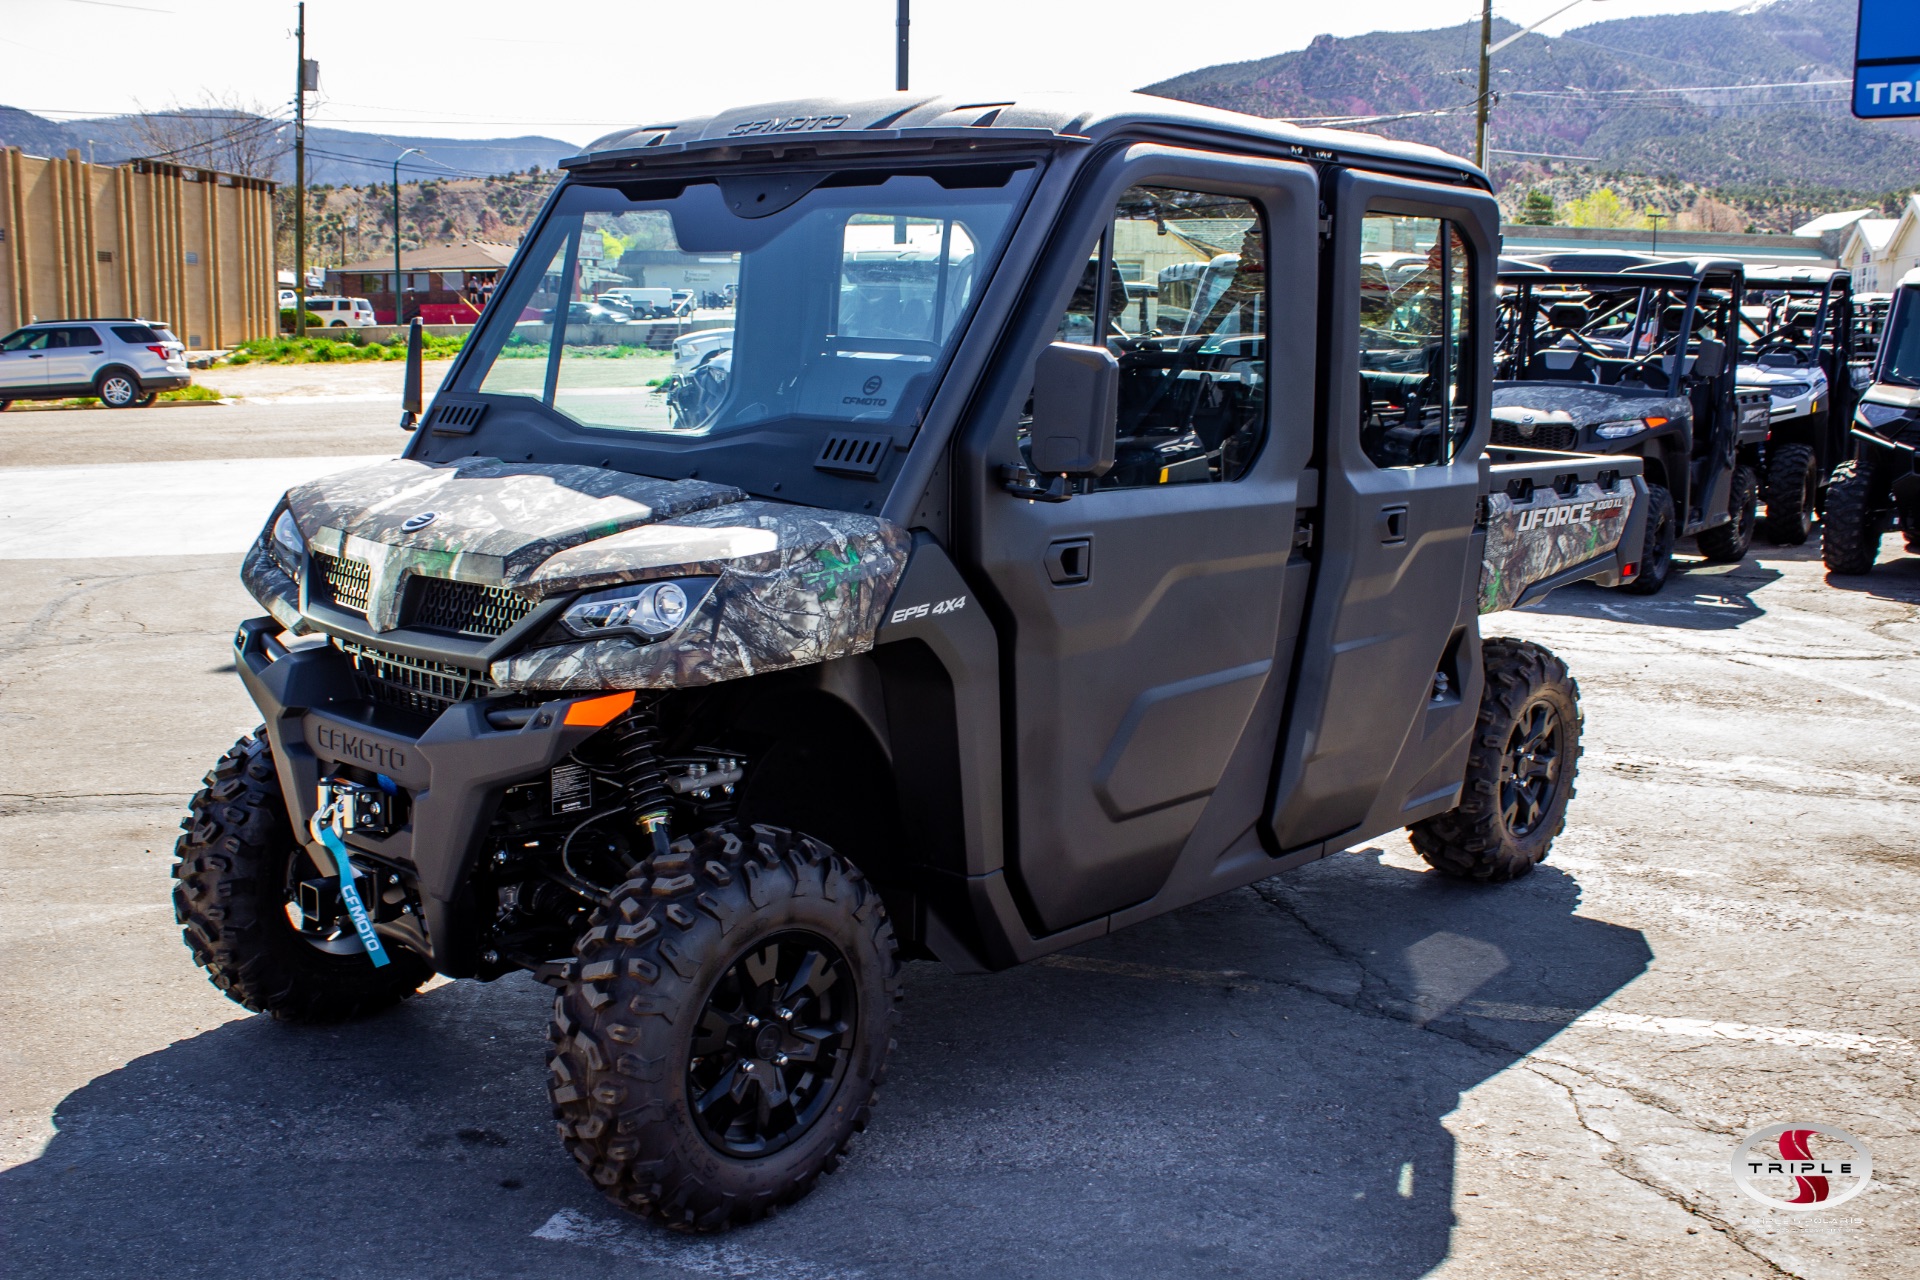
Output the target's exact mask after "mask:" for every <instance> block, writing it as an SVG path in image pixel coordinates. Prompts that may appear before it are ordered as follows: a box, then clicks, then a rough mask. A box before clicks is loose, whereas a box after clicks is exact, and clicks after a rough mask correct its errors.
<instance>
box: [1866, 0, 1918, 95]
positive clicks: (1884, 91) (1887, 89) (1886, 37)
mask: <svg viewBox="0 0 1920 1280" xmlns="http://www.w3.org/2000/svg"><path fill="white" fill-rule="evenodd" d="M1853 114H1854V115H1856V116H1858V117H1860V118H1861V119H1862V120H1892V119H1898V118H1901V117H1904V116H1920V0H1860V27H1859V32H1858V34H1857V35H1856V36H1855V38H1854V46H1853Z"/></svg>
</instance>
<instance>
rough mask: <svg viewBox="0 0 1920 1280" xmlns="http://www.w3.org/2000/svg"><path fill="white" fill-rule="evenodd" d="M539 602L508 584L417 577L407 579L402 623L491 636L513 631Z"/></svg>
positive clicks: (470, 634)
mask: <svg viewBox="0 0 1920 1280" xmlns="http://www.w3.org/2000/svg"><path fill="white" fill-rule="evenodd" d="M536 603H537V602H536V601H533V600H529V599H527V598H526V597H525V596H518V595H515V594H514V593H513V592H511V591H508V590H506V589H505V588H504V587H486V586H481V585H480V584H479V583H477V582H455V581H453V580H452V579H450V578H413V579H410V580H409V581H408V583H407V598H406V603H405V606H404V607H403V608H402V609H401V612H400V616H401V618H402V619H403V621H402V623H401V625H402V626H406V627H417V628H419V629H420V630H422V631H439V632H444V633H445V634H447V635H454V636H468V637H472V638H474V639H480V640H490V639H492V638H493V637H495V636H501V635H505V634H506V633H507V632H508V631H510V630H511V629H512V628H513V626H514V624H515V623H517V622H519V621H520V620H521V619H522V618H525V617H526V616H527V615H528V614H529V613H532V612H533V610H534V606H535V604H536Z"/></svg>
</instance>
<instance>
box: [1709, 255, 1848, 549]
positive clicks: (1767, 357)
mask: <svg viewBox="0 0 1920 1280" xmlns="http://www.w3.org/2000/svg"><path fill="white" fill-rule="evenodd" d="M1740 330H1741V332H1740V338H1741V343H1740V347H1741V355H1740V364H1739V367H1738V369H1737V370H1736V372H1735V380H1736V382H1737V383H1738V385H1739V387H1740V389H1741V390H1742V391H1764V392H1766V393H1767V395H1768V397H1769V398H1770V400H1771V405H1770V408H1769V413H1768V422H1767V438H1766V441H1765V443H1764V446H1763V447H1762V449H1761V451H1760V457H1759V464H1760V465H1759V472H1760V475H1761V477H1762V481H1763V483H1762V486H1761V498H1762V500H1763V501H1764V502H1765V503H1766V506H1767V514H1766V519H1765V520H1764V521H1763V522H1762V524H1761V528H1762V530H1763V531H1764V532H1765V533H1766V535H1767V536H1768V537H1769V538H1771V539H1772V540H1773V541H1775V542H1779V543H1784V544H1788V545H1792V546H1798V545H1799V544H1801V543H1803V542H1805V541H1806V540H1807V538H1808V537H1809V536H1811V534H1812V532H1813V520H1814V516H1815V514H1816V512H1817V511H1818V509H1819V507H1820V505H1821V503H1822V501H1823V499H1824V496H1825V489H1826V478H1827V476H1828V474H1829V473H1830V472H1831V471H1832V470H1833V468H1834V466H1835V465H1836V464H1837V463H1839V462H1840V461H1841V460H1842V459H1844V458H1845V457H1846V456H1847V455H1848V453H1849V452H1850V448H1851V446H1850V443H1849V441H1850V437H1849V435H1848V425H1849V424H1850V423H1851V422H1852V420H1853V410H1854V405H1855V404H1856V403H1857V402H1858V400H1859V398H1860V393H1861V392H1862V391H1864V390H1865V389H1866V387H1867V385H1868V383H1870V382H1871V381H1872V377H1873V347H1874V342H1873V341H1869V340H1868V339H1866V338H1865V336H1864V334H1863V331H1862V329H1861V327H1860V326H1859V325H1858V324H1857V323H1856V320H1855V316H1854V305H1853V277H1852V276H1851V275H1849V274H1848V273H1847V272H1845V271H1839V270H1834V269H1833V268H1829V267H1764V266H1751V265H1750V266H1748V267H1747V269H1746V287H1745V290H1744V293H1743V298H1742V303H1741V307H1740ZM1876 339H1877V335H1876Z"/></svg>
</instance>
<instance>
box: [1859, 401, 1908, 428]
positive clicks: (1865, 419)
mask: <svg viewBox="0 0 1920 1280" xmlns="http://www.w3.org/2000/svg"><path fill="white" fill-rule="evenodd" d="M1909 412H1910V410H1907V409H1904V408H1902V407H1901V406H1899V405H1897V404H1863V405H1861V406H1860V421H1861V423H1863V424H1864V425H1866V426H1869V427H1884V426H1886V425H1887V424H1889V423H1893V422H1898V421H1900V419H1902V418H1904V417H1906V416H1907V414H1908V413H1909Z"/></svg>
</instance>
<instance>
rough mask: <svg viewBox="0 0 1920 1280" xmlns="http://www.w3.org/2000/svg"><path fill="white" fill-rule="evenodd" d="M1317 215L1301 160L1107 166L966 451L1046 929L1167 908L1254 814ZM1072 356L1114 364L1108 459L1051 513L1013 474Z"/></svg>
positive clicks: (1042, 285) (1013, 807)
mask: <svg viewBox="0 0 1920 1280" xmlns="http://www.w3.org/2000/svg"><path fill="white" fill-rule="evenodd" d="M1316 219H1317V189H1316V185H1315V179H1314V175H1313V173H1312V171H1311V170H1310V169H1309V168H1307V167H1306V166H1304V165H1296V164H1291V163H1283V162H1278V161H1247V160H1235V159H1227V158H1222V157H1218V156H1212V155H1208V154H1204V153H1199V152H1192V151H1184V150H1176V149H1173V148H1168V147H1160V146H1150V145H1140V146H1136V147H1134V148H1133V149H1131V150H1130V151H1128V152H1127V153H1125V154H1123V155H1118V156H1115V157H1113V158H1112V159H1111V160H1110V161H1109V162H1108V163H1107V164H1105V165H1104V166H1102V167H1101V168H1099V169H1098V170H1096V171H1095V172H1094V173H1093V174H1092V175H1090V176H1089V177H1088V178H1086V179H1085V180H1084V182H1083V184H1082V187H1081V192H1080V195H1079V196H1078V197H1077V202H1076V203H1074V204H1071V205H1070V211H1069V214H1068V215H1067V218H1066V219H1065V220H1063V223H1062V224H1061V226H1062V230H1060V231H1059V232H1058V233H1057V235H1056V237H1055V239H1054V241H1053V243H1052V246H1051V249H1050V251H1049V256H1048V257H1047V259H1045V260H1044V261H1043V264H1042V266H1041V268H1040V269H1039V270H1038V272H1037V273H1036V276H1035V284H1034V286H1033V289H1032V291H1031V293H1030V294H1029V297H1028V300H1027V304H1026V305H1025V306H1024V307H1023V309H1022V314H1023V316H1024V318H1023V320H1022V321H1021V322H1020V324H1019V327H1018V328H1017V329H1016V331H1015V332H1014V333H1012V334H1010V335H1009V336H1008V338H1007V339H1006V345H1005V346H1003V347H1002V351H1003V353H1005V355H1006V358H1007V361H1008V363H1007V364H1006V365H1003V369H1004V370H1005V371H1006V372H1005V373H1004V375H1003V376H1002V378H1001V379H1000V380H999V381H998V382H997V383H996V384H995V388H996V390H995V393H994V396H993V398H989V399H988V400H987V401H986V403H985V404H984V405H983V408H982V413H981V416H980V417H979V418H976V419H975V420H974V421H973V422H972V424H971V425H970V427H969V429H968V432H967V434H966V435H965V436H963V438H962V442H961V445H960V448H959V450H958V453H957V457H958V461H959V465H960V466H961V467H962V468H963V474H965V475H968V476H971V477H973V478H974V480H975V487H974V488H973V489H972V493H971V502H972V504H973V505H974V506H975V508H976V509H975V510H974V511H973V512H972V513H971V516H972V519H971V520H970V521H969V522H968V525H969V534H970V542H971V545H970V546H969V547H968V548H967V552H968V558H969V559H970V560H971V561H972V563H973V565H974V567H975V568H976V569H977V571H978V572H979V574H980V576H981V577H982V578H983V579H984V580H985V582H986V583H987V584H989V585H990V587H991V597H990V599H993V603H994V605H995V606H996V607H997V609H998V612H999V617H998V619H997V621H998V623H999V627H1000V633H1001V636H1002V649H1003V652H1002V664H1003V665H1002V670H1003V672H1004V675H1003V680H1004V682H1005V683H1004V710H1003V724H1004V725H1005V726H1006V740H1005V752H1004V759H1005V761H1006V783H1007V785H1006V795H1007V798H1008V801H1009V803H1008V804H1007V806H1006V812H1007V815H1008V816H1007V828H1008V830H1007V836H1008V839H1007V850H1008V852H1007V863H1008V868H1007V870H1008V872H1009V873H1010V878H1011V879H1012V881H1013V885H1014V891H1015V896H1016V900H1018V901H1020V903H1021V906H1022V908H1023V910H1024V911H1025V912H1026V913H1027V914H1028V917H1029V924H1030V925H1031V926H1032V927H1033V928H1034V930H1035V932H1052V931H1056V930H1059V929H1063V928H1067V927H1069V926H1072V925H1075V924H1078V923H1080V922H1083V921H1088V920H1092V919H1095V918H1098V917H1101V916H1105V915H1107V914H1109V913H1112V912H1114V911H1116V910H1118V909H1120V908H1123V907H1126V906H1128V905H1129V904H1132V903H1138V902H1141V901H1143V900H1145V899H1148V898H1151V897H1152V896H1154V894H1155V893H1156V892H1158V891H1159V890H1160V889H1161V887H1162V886H1163V885H1164V884H1165V883H1166V881H1167V878H1168V874H1169V871H1170V870H1171V869H1172V868H1173V866H1174V864H1175V862H1176V860H1178V859H1179V857H1180V855H1181V852H1182V849H1183V848H1184V847H1186V846H1188V845H1189V843H1190V842H1192V843H1195V844H1203V843H1204V844H1209V845H1210V846H1211V848H1210V849H1209V851H1208V853H1207V855H1206V856H1207V857H1208V858H1209V865H1211V857H1212V855H1214V854H1217V853H1218V852H1220V851H1221V850H1224V849H1226V848H1227V847H1229V846H1230V845H1231V844H1233V842H1234V841H1235V840H1236V839H1237V838H1245V837H1248V836H1249V834H1250V832H1251V831H1252V829H1253V826H1254V824H1255V823H1256V822H1257V820H1258V818H1259V816H1260V811H1261V808H1262V805H1263V803H1264V798H1265V796H1264V793H1265V790H1266V785H1267V781H1268V778H1269V776H1270V772H1271V764H1272V752H1273V744H1274V738H1275V734H1276V732H1277V725H1278V717H1279V714H1280V708H1281V704H1282V701H1283V697H1284V692H1285V686H1286V681H1287V677H1288V673H1289V669H1290V666H1291V658H1292V652H1291V642H1290V638H1291V635H1292V630H1291V628H1290V627H1289V626H1287V625H1286V622H1287V619H1286V618H1285V617H1284V616H1283V615H1284V613H1285V610H1284V608H1283V599H1284V597H1285V594H1286V593H1285V587H1286V584H1287V582H1288V581H1289V575H1288V562H1289V559H1290V557H1291V556H1292V555H1293V553H1294V542H1295V538H1294V535H1295V506H1296V502H1297V500H1298V498H1299V496H1300V495H1299V486H1300V480H1301V473H1302V470H1303V468H1304V466H1305V463H1306V460H1307V455H1308V451H1309V449H1310V447H1311V437H1312V425H1311V403H1312V386H1313V354H1314V323H1313V321H1314V298H1315V289H1316V265H1315V251H1314V246H1315V244H1316V242H1317V238H1318V237H1317V232H1316ZM1056 340H1065V341H1070V342H1078V343H1099V344H1103V345H1105V346H1106V347H1107V348H1108V349H1109V350H1110V351H1111V352H1112V353H1113V354H1114V355H1115V357H1116V358H1117V360H1118V362H1119V365H1120V370H1121V375H1120V379H1121V391H1120V408H1119V420H1118V423H1117V432H1116V434H1117V440H1118V451H1117V452H1118V460H1117V463H1116V465H1115V467H1114V469H1113V470H1112V471H1111V472H1109V473H1108V474H1107V475H1106V476H1104V477H1102V478H1101V479H1099V480H1098V481H1094V482H1092V483H1091V485H1090V486H1088V487H1087V491H1084V492H1081V493H1079V494H1078V495H1077V496H1074V497H1072V498H1070V499H1069V500H1068V501H1065V502H1060V503H1046V502H1035V501H1031V500H1027V499H1022V498H1019V497H1016V496H1013V495H1012V494H1010V493H1008V492H1006V491H1005V489H1004V487H1003V484H1002V471H1003V469H1005V468H1007V467H1010V466H1012V465H1015V464H1017V463H1020V462H1022V461H1024V460H1025V454H1024V453H1023V451H1022V450H1023V444H1022V439H1023V412H1024V410H1023V406H1024V405H1025V404H1026V402H1027V399H1028V395H1029V392H1030V391H1031V389H1032V385H1033V382H1032V378H1033V375H1032V369H1033V364H1034V360H1035V358H1036V356H1037V355H1038V353H1039V352H1040V350H1041V349H1042V348H1044V347H1045V345H1046V344H1047V343H1048V342H1051V341H1056ZM1299 567H1304V566H1299ZM1295 576H1296V579H1297V580H1298V581H1299V582H1300V583H1301V584H1302V585H1304V575H1303V574H1297V575H1295ZM1295 612H1296V613H1297V605H1296V607H1295ZM1283 637H1285V639H1283ZM1283 648H1284V650H1285V651H1284V652H1283V651H1281V650H1282V649H1283Z"/></svg>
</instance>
